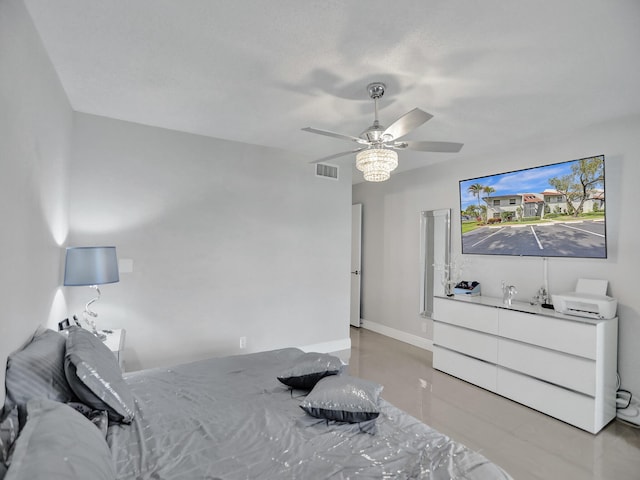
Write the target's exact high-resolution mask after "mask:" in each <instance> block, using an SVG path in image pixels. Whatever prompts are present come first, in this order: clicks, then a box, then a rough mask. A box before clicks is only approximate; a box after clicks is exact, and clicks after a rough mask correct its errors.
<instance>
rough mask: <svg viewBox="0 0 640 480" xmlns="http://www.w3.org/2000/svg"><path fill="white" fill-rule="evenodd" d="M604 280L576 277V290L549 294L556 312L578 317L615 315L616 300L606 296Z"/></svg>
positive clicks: (605, 317)
mask: <svg viewBox="0 0 640 480" xmlns="http://www.w3.org/2000/svg"><path fill="white" fill-rule="evenodd" d="M607 284H608V282H607V281H606V280H590V279H586V278H580V279H578V283H577V284H576V291H575V292H569V293H561V294H558V295H551V297H552V299H553V308H554V310H555V311H556V312H558V313H564V314H565V315H576V316H578V317H587V318H596V319H608V318H614V317H615V316H616V310H617V309H618V301H617V300H616V299H615V298H612V297H608V296H607V295H606V293H607Z"/></svg>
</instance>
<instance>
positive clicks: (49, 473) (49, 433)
mask: <svg viewBox="0 0 640 480" xmlns="http://www.w3.org/2000/svg"><path fill="white" fill-rule="evenodd" d="M89 478H90V479H92V480H113V479H115V478H116V471H115V467H114V464H113V460H112V458H111V451H110V450H109V446H108V445H107V442H106V440H105V439H104V437H103V436H102V435H101V434H100V431H99V430H98V429H97V428H96V427H95V426H94V425H93V424H92V423H91V422H90V421H89V420H87V419H86V418H84V417H83V416H82V414H80V413H78V412H76V411H75V410H73V409H72V408H71V407H69V406H67V405H65V404H63V403H58V402H53V401H51V400H47V399H39V400H32V401H31V402H29V403H28V404H27V423H26V425H25V426H24V428H23V429H22V431H21V432H20V436H19V437H18V440H17V441H16V443H15V447H14V451H13V458H12V460H11V465H10V466H9V470H8V471H7V475H6V476H5V479H4V480H86V479H89Z"/></svg>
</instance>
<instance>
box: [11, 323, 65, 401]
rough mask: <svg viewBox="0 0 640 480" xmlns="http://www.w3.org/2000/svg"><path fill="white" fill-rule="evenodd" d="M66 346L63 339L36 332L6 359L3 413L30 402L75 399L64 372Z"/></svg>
mask: <svg viewBox="0 0 640 480" xmlns="http://www.w3.org/2000/svg"><path fill="white" fill-rule="evenodd" d="M65 344H66V338H65V336H64V335H62V334H60V333H58V332H54V331H53V330H46V329H39V330H38V331H36V333H35V335H34V336H33V337H32V339H31V340H30V341H29V342H28V343H27V344H26V345H25V346H24V347H23V348H21V349H20V350H18V351H16V352H14V353H12V354H11V355H9V358H8V359H7V371H6V379H5V385H6V388H7V392H6V398H5V411H8V410H10V409H11V408H12V407H13V406H14V405H20V404H26V403H27V402H28V401H29V400H31V399H33V398H50V399H51V400H55V401H58V402H69V401H71V400H74V399H75V395H74V393H73V391H72V390H71V387H70V386H69V383H68V382H67V378H66V376H65V371H64V355H65Z"/></svg>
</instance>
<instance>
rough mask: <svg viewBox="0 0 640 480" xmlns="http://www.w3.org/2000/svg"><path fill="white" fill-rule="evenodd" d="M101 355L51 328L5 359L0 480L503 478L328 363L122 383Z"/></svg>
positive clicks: (326, 359)
mask: <svg viewBox="0 0 640 480" xmlns="http://www.w3.org/2000/svg"><path fill="white" fill-rule="evenodd" d="M43 336H44V337H46V339H47V342H48V344H55V347H52V346H50V345H48V344H47V347H46V348H45V347H44V345H45V342H44V341H43V339H42V337H43ZM61 339H62V340H61ZM34 344H35V345H36V346H37V347H38V348H37V349H35V348H34ZM102 346H103V345H101V342H100V341H99V340H97V339H96V338H95V337H93V336H92V335H91V334H90V333H89V332H87V331H86V330H82V329H72V330H71V331H70V333H69V335H68V337H66V338H65V337H64V336H63V335H61V334H60V333H58V332H52V331H50V330H48V331H45V332H39V333H37V334H36V335H34V338H33V339H32V340H31V342H30V344H28V345H27V346H26V347H25V348H23V349H21V350H19V351H18V352H15V353H14V354H13V355H12V356H10V357H9V361H8V365H7V377H6V384H7V385H6V387H7V395H6V401H5V406H4V408H3V417H2V423H1V426H0V433H1V434H2V437H3V440H2V441H1V442H0V457H2V458H0V459H1V460H3V462H4V463H7V462H8V471H7V472H6V477H5V479H6V480H17V479H27V478H28V479H31V480H34V479H35V480H37V479H38V478H47V479H58V478H60V479H63V478H65V479H67V478H78V479H80V478H92V479H93V478H95V479H102V478H104V479H119V480H134V479H135V480H146V479H149V480H150V479H162V480H177V479H211V480H212V479H224V480H227V479H229V480H231V479H253V478H255V479H314V480H315V479H349V478H372V479H373V478H376V479H392V478H393V479H405V478H406V479H409V478H415V479H449V478H464V479H508V478H510V477H509V475H508V474H507V473H506V472H504V471H503V470H502V469H501V468H500V467H498V466H496V465H495V464H493V463H491V462H490V461H488V460H487V459H486V458H485V457H483V456H482V455H480V454H478V453H476V452H473V451H471V450H469V449H468V448H466V447H465V446H463V445H462V444H460V443H458V442H456V441H454V440H452V439H450V438H448V437H447V436H445V435H443V434H441V433H439V432H438V431H436V430H434V429H432V428H430V427H429V426H427V425H425V424H423V423H421V422H419V421H418V420H416V419H415V418H413V417H411V416H410V415H408V414H407V413H405V412H403V411H401V410H399V409H398V408H396V407H394V406H393V405H391V404H390V403H388V402H386V401H385V400H384V399H383V398H382V397H381V391H382V386H380V385H377V384H375V383H374V382H368V381H366V380H362V379H358V378H356V377H351V376H349V375H348V373H347V372H346V371H345V369H344V368H342V364H341V363H340V361H339V359H337V358H336V357H332V356H331V355H327V354H321V353H305V352H302V351H301V350H298V349H295V348H287V349H280V350H274V351H269V352H261V353H253V354H248V355H238V356H230V357H223V358H211V359H207V360H202V361H198V362H194V363H189V364H183V365H178V366H175V367H171V368H155V369H149V370H142V371H138V372H132V373H128V374H124V375H122V374H121V373H120V371H119V368H118V366H117V362H115V359H114V357H113V355H112V354H111V352H109V350H108V349H107V348H106V347H105V348H104V349H102V348H101V347H102ZM29 348H31V349H35V350H37V355H34V354H30V355H28V354H25V353H24V352H25V351H26V352H29ZM52 352H53V353H52ZM20 355H22V356H25V357H27V360H24V359H22V358H17V357H19V356H20ZM43 358H44V359H46V360H43ZM60 362H62V366H60ZM45 364H46V367H45V366H43V365H45ZM34 365H35V366H37V367H36V370H38V372H37V374H33V372H32V370H33V368H34ZM60 369H61V371H62V373H60ZM51 370H55V372H54V373H52V372H51ZM29 375H31V376H33V375H35V376H36V377H38V379H39V380H38V379H36V380H34V379H33V378H30V379H28V380H25V377H27V376H29ZM42 379H44V380H45V383H46V385H43V386H39V385H38V381H40V380H42ZM25 385H28V387H25ZM34 385H35V386H34ZM13 424H17V425H18V427H19V428H18V429H17V430H19V432H16V429H15V428H14V429H13V430H12V429H11V428H10V425H13ZM9 432H13V433H12V435H13V438H11V435H9ZM25 437H26V438H25ZM9 443H11V445H10V446H8V445H7V444H9ZM3 449H4V453H3ZM40 469H43V471H42V472H40ZM88 472H91V473H90V474H88ZM87 475H89V476H87ZM1 477H2V470H0V478H1Z"/></svg>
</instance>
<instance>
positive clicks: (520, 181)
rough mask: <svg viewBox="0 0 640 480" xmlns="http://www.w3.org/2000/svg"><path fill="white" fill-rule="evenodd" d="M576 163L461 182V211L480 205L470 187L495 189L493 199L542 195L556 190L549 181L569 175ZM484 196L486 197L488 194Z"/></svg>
mask: <svg viewBox="0 0 640 480" xmlns="http://www.w3.org/2000/svg"><path fill="white" fill-rule="evenodd" d="M576 161H577V160H572V161H570V162H563V163H556V164H553V165H545V166H544V167H534V168H530V169H527V170H518V171H516V172H508V173H500V174H497V175H489V176H486V177H479V178H472V179H470V180H463V181H461V182H460V203H461V210H465V209H466V208H467V207H468V206H469V205H477V203H478V199H477V198H476V196H475V195H473V194H472V193H471V192H469V187H470V186H471V185H473V184H474V183H480V184H482V185H483V186H487V187H493V188H494V189H495V192H492V193H491V196H492V197H495V196H502V195H516V194H520V193H542V192H544V191H545V190H554V188H553V187H552V186H551V185H549V179H550V178H554V177H563V176H565V175H569V174H570V173H571V165H572V163H573V162H576ZM483 196H486V194H485V195H483Z"/></svg>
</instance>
